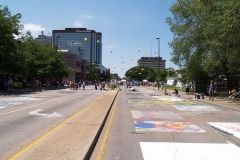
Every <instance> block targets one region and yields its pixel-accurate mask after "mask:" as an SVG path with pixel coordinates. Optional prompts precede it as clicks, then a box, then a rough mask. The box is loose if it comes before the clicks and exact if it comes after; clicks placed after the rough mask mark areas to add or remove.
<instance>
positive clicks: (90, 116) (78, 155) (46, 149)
mask: <svg viewBox="0 0 240 160" xmlns="http://www.w3.org/2000/svg"><path fill="white" fill-rule="evenodd" d="M117 92H118V91H117V90H113V91H107V92H105V93H104V94H102V95H100V96H99V97H97V98H96V99H95V100H94V101H93V102H91V103H90V104H89V105H88V106H86V107H84V108H82V109H81V110H80V111H79V112H77V113H75V114H74V115H72V116H71V117H69V118H68V119H66V120H65V121H64V122H62V123H61V124H58V125H57V126H56V127H55V128H53V129H51V130H49V131H48V132H47V133H45V134H44V135H42V136H41V137H39V138H38V139H36V140H35V141H33V142H32V143H31V144H29V145H28V146H26V147H24V148H23V149H22V150H20V151H19V152H17V153H16V154H15V155H13V156H12V157H11V158H10V159H11V160H16V159H17V160H25V159H28V160H42V159H48V160H56V159H58V160H66V159H71V160H75V159H76V160H78V159H87V158H86V157H87V156H89V154H91V153H89V150H91V149H92V148H93V147H94V143H95V141H96V140H97V139H96V137H97V136H98V134H99V132H100V130H101V128H102V124H103V122H104V120H105V118H106V115H107V113H108V111H109V109H110V107H111V105H112V103H113V101H114V99H115V97H116V95H117Z"/></svg>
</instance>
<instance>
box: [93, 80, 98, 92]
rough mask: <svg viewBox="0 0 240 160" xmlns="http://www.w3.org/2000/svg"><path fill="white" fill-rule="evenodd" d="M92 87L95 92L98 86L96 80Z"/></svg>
mask: <svg viewBox="0 0 240 160" xmlns="http://www.w3.org/2000/svg"><path fill="white" fill-rule="evenodd" d="M94 86H95V90H97V86H98V84H97V81H96V80H95V83H94Z"/></svg>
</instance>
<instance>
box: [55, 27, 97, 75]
mask: <svg viewBox="0 0 240 160" xmlns="http://www.w3.org/2000/svg"><path fill="white" fill-rule="evenodd" d="M52 40H53V46H55V47H57V49H58V50H68V51H69V53H71V54H74V55H76V57H78V58H80V59H81V71H82V73H81V79H85V78H86V75H87V74H89V71H90V67H91V64H99V65H101V64H102V34H101V33H100V32H96V31H94V30H87V29H86V28H65V30H53V31H52Z"/></svg>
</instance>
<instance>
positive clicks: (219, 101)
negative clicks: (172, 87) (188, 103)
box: [180, 92, 240, 111]
mask: <svg viewBox="0 0 240 160" xmlns="http://www.w3.org/2000/svg"><path fill="white" fill-rule="evenodd" d="M180 95H181V96H182V97H184V98H187V99H191V100H196V101H198V102H203V103H207V104H212V105H217V106H220V107H225V108H231V109H234V110H238V111H240V99H228V98H227V97H217V96H216V97H215V98H214V100H213V101H212V100H209V97H208V96H204V99H196V98H195V96H194V94H192V93H190V94H188V95H187V94H186V93H185V92H180Z"/></svg>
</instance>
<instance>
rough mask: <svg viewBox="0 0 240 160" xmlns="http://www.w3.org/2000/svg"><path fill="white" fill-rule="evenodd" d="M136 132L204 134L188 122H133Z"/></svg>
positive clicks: (203, 131)
mask: <svg viewBox="0 0 240 160" xmlns="http://www.w3.org/2000/svg"><path fill="white" fill-rule="evenodd" d="M134 123H135V129H136V131H153V132H188V133H205V132H206V131H205V130H203V129H201V128H199V127H198V126H196V125H194V124H192V123H190V122H165V121H134Z"/></svg>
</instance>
